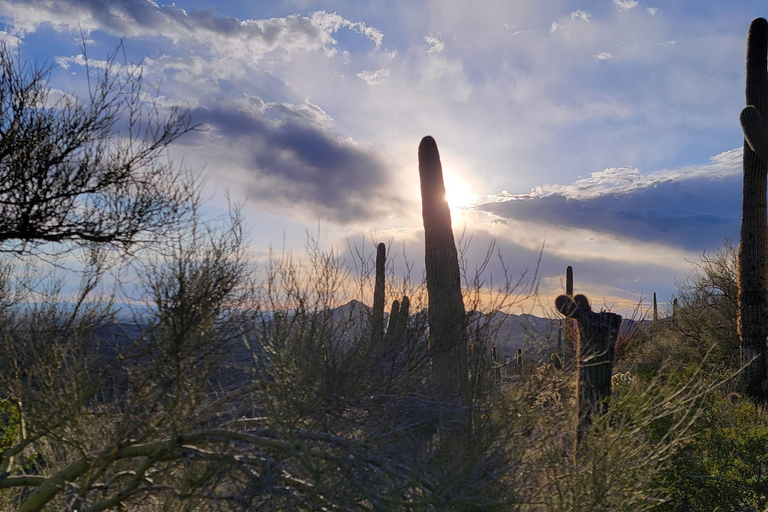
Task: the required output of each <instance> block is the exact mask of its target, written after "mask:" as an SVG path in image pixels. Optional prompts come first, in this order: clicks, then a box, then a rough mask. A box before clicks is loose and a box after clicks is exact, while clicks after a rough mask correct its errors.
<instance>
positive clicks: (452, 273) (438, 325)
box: [419, 136, 469, 404]
mask: <svg viewBox="0 0 768 512" xmlns="http://www.w3.org/2000/svg"><path fill="white" fill-rule="evenodd" d="M419 177H420V179H421V201H422V216H423V218H424V240H425V267H426V275H427V295H428V306H429V309H428V321H429V351H430V358H431V359H432V371H433V375H434V384H435V392H436V396H435V397H436V398H437V399H438V400H439V401H441V402H448V403H456V402H457V401H458V402H459V403H462V404H466V403H467V402H468V399H469V375H468V365H467V336H466V330H465V310H464V301H463V299H462V294H461V275H460V273H459V259H458V253H457V251H456V245H455V242H454V239H453V229H452V228H451V212H450V209H449V208H448V202H447V201H446V199H445V184H444V182H443V168H442V165H441V163H440V153H439V152H438V150H437V143H436V142H435V139H433V138H432V137H430V136H427V137H424V138H423V139H422V140H421V144H419Z"/></svg>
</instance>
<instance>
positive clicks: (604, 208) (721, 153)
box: [0, 0, 768, 313]
mask: <svg viewBox="0 0 768 512" xmlns="http://www.w3.org/2000/svg"><path fill="white" fill-rule="evenodd" d="M766 15H768V9H766V7H765V4H764V2H758V1H739V2H710V1H705V0H698V1H682V0H680V1H671V0H668V1H661V0H659V1H652V2H644V1H641V0H636V1H635V0H584V1H560V0H527V1H525V0H522V1H515V2H509V1H501V0H498V1H492V0H477V1H474V2H471V3H468V2H465V1H455V0H440V1H424V2H414V1H399V0H389V1H379V2H359V1H312V0H295V1H280V2H277V1H272V2H269V1H260V2H251V1H230V2H208V1H186V0H182V1H177V2H175V3H173V4H168V3H165V2H164V0H157V1H155V2H153V1H147V0H119V1H110V2H107V1H104V0H69V1H61V0H24V1H12V0H11V1H9V0H0V21H1V22H2V24H1V25H0V29H2V33H0V37H2V38H3V39H5V40H6V41H8V42H10V43H11V44H19V45H20V49H21V55H22V58H24V59H35V60H37V61H38V62H48V63H56V68H55V70H54V73H53V82H52V85H53V86H54V87H55V88H58V89H62V90H64V91H68V92H70V91H71V92H77V91H78V90H80V91H82V90H83V87H84V85H85V81H84V68H83V66H82V60H81V59H80V58H79V57H78V56H79V54H80V48H79V47H80V44H81V40H80V31H81V30H82V31H83V32H85V33H86V34H87V38H88V45H87V46H88V52H89V57H90V58H91V59H93V60H95V61H98V60H99V59H103V58H104V57H105V56H106V54H107V53H108V52H109V51H110V50H111V49H113V48H114V47H115V45H116V44H117V42H118V41H120V40H121V39H122V40H123V42H124V45H125V49H126V52H127V54H128V57H129V59H130V60H132V61H133V62H139V61H143V62H144V66H145V74H146V77H147V80H148V81H149V82H150V83H154V84H159V86H160V89H159V90H160V95H161V98H160V99H161V102H162V104H163V105H164V106H166V107H171V106H183V107H185V108H189V109H190V111H191V113H192V119H193V121H194V122H197V123H201V124H202V125H203V126H204V127H205V128H206V130H205V131H203V132H198V133H195V134H192V135H190V136H187V137H185V138H183V139H182V140H180V141H179V142H178V143H177V144H176V146H175V148H174V149H173V156H174V158H176V159H177V160H179V161H183V163H184V164H185V165H187V166H189V167H192V168H194V169H199V170H200V171H201V172H202V173H203V174H205V175H206V176H207V185H206V186H207V189H206V193H207V195H208V197H209V198H210V199H209V202H208V208H209V209H210V210H211V211H212V212H215V211H217V210H218V211H220V210H222V209H223V208H225V202H226V194H225V192H226V191H228V192H229V195H230V196H231V197H232V199H233V200H234V201H236V202H243V203H244V204H245V207H244V213H245V216H246V221H247V223H248V225H249V227H250V233H251V238H252V248H253V252H254V254H255V256H256V257H263V255H264V254H265V253H266V252H267V250H268V247H269V245H270V244H275V245H278V246H281V245H282V244H283V241H284V240H285V244H286V246H287V247H288V248H291V247H296V248H300V247H303V245H304V238H305V230H306V229H307V228H308V229H309V230H310V231H314V230H315V229H316V226H317V225H318V224H319V225H320V229H321V232H322V242H323V244H324V245H326V246H327V247H330V246H334V247H338V248H340V249H341V251H342V252H344V251H346V250H347V247H348V245H349V243H351V244H352V245H354V244H355V243H360V241H361V240H366V243H367V246H368V247H369V248H372V247H373V244H371V243H370V242H371V241H373V240H375V241H384V242H387V243H389V244H391V247H392V251H393V252H395V253H402V252H403V251H405V253H406V254H407V255H408V257H409V259H411V260H414V261H419V260H420V259H421V258H422V255H423V247H422V245H421V244H422V243H423V237H422V234H421V219H420V205H419V185H418V171H417V163H416V150H417V147H418V144H419V141H420V139H421V137H422V136H424V135H427V134H429V135H432V136H434V137H435V139H436V140H437V142H438V145H439V147H440V150H441V155H442V158H443V165H444V167H445V169H446V174H447V177H446V179H447V186H448V188H449V191H448V194H449V199H450V201H451V203H452V204H453V206H454V224H455V227H456V229H457V230H459V231H460V230H462V229H466V232H467V233H471V234H472V235H473V242H472V246H471V248H470V250H469V252H468V257H469V258H470V259H472V258H475V259H479V258H481V256H482V255H483V254H484V253H485V250H486V248H487V247H488V244H489V243H490V240H492V239H495V240H496V243H497V247H498V248H499V249H500V250H501V252H502V253H503V254H504V256H505V261H506V263H507V264H508V265H509V266H510V267H511V270H512V271H514V272H521V271H523V270H525V269H526V268H530V267H533V266H534V265H535V264H536V261H537V257H538V252H539V250H540V248H541V246H542V244H543V243H545V249H544V254H543V257H542V262H541V272H540V274H541V276H542V284H541V288H540V291H541V294H542V296H543V297H544V300H545V302H546V301H549V300H550V298H551V297H552V296H554V295H556V294H557V293H558V292H559V290H560V289H561V287H562V277H561V276H562V275H563V274H564V270H565V266H566V265H569V264H570V265H573V266H574V269H575V278H576V288H577V291H580V292H583V293H586V294H587V295H588V296H590V297H591V298H592V299H593V301H595V302H597V303H603V302H605V303H607V304H609V305H613V306H614V308H615V309H616V310H617V311H619V312H621V313H626V312H627V311H629V310H631V305H632V304H633V303H636V302H637V300H638V299H639V298H640V297H641V296H643V295H644V296H646V297H647V296H649V295H651V294H652V293H653V292H654V291H655V292H657V293H658V295H659V297H660V299H661V300H662V301H663V300H665V299H666V298H667V297H669V296H670V295H671V294H672V293H673V292H674V290H675V279H676V278H680V277H682V276H683V274H684V272H685V269H686V268H687V267H688V265H689V263H688V261H692V260H696V259H697V258H698V257H699V256H700V255H701V253H702V251H704V250H714V249H716V248H717V247H718V246H720V245H721V244H722V241H723V238H724V237H729V238H730V239H732V240H738V234H739V218H740V197H741V195H740V194H741V145H742V135H741V129H740V127H739V122H738V116H739V112H740V110H741V108H742V107H743V105H744V96H743V94H744V93H743V91H744V54H745V39H746V33H747V28H748V26H749V22H750V21H751V20H752V19H753V18H755V17H758V16H766ZM348 241H349V242H348ZM494 269H495V271H497V272H500V271H501V269H500V267H499V266H496V267H493V266H492V268H491V270H494Z"/></svg>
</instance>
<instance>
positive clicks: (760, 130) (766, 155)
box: [739, 105, 768, 162]
mask: <svg viewBox="0 0 768 512" xmlns="http://www.w3.org/2000/svg"><path fill="white" fill-rule="evenodd" d="M739 121H741V129H742V131H743V132H744V140H745V141H746V142H747V144H749V147H750V149H751V150H752V151H754V152H755V154H757V156H759V157H760V159H761V160H762V161H763V162H768V129H767V128H766V127H765V124H764V123H763V116H761V115H760V111H759V110H758V109H757V107H755V106H754V105H747V106H746V107H744V109H743V110H742V111H741V115H740V116H739Z"/></svg>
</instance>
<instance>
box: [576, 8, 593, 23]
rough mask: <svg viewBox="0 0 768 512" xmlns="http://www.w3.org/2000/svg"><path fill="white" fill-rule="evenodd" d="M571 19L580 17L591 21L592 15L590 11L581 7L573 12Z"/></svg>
mask: <svg viewBox="0 0 768 512" xmlns="http://www.w3.org/2000/svg"><path fill="white" fill-rule="evenodd" d="M571 19H579V20H582V21H586V22H587V23H589V22H590V21H591V20H592V15H591V14H590V13H589V11H582V10H581V9H579V10H577V11H573V12H572V13H571Z"/></svg>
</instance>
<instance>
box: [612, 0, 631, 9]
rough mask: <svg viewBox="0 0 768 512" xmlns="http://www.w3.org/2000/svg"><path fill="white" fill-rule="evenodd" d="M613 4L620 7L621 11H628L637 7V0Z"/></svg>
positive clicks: (626, 0) (615, 1)
mask: <svg viewBox="0 0 768 512" xmlns="http://www.w3.org/2000/svg"><path fill="white" fill-rule="evenodd" d="M613 4H614V5H615V6H616V7H618V9H619V10H620V11H627V10H629V9H634V8H635V7H637V0H613Z"/></svg>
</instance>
